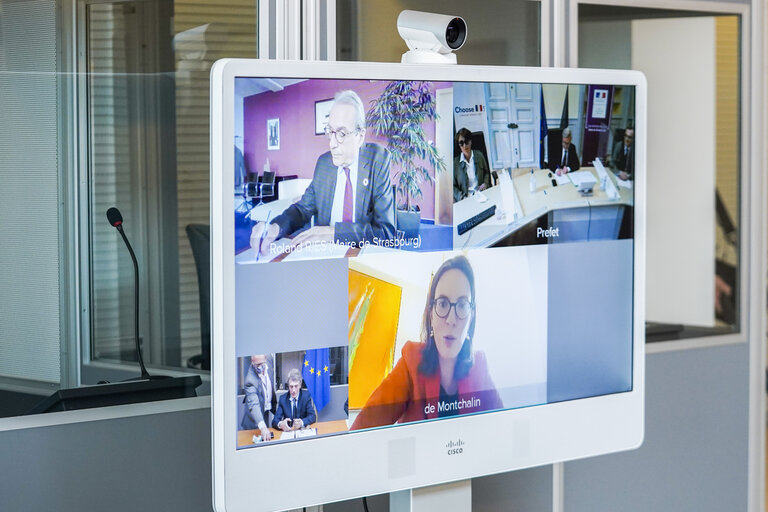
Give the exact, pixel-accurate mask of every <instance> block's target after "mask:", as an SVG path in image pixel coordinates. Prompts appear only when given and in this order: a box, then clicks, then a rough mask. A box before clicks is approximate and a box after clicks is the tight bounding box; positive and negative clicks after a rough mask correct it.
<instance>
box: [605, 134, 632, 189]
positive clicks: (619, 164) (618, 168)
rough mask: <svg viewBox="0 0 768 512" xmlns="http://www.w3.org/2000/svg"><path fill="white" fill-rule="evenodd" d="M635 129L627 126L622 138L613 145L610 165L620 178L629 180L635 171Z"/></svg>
mask: <svg viewBox="0 0 768 512" xmlns="http://www.w3.org/2000/svg"><path fill="white" fill-rule="evenodd" d="M634 142H635V129H634V128H630V127H627V129H625V130H624V139H623V140H620V141H618V142H617V143H616V144H614V145H613V151H612V152H611V165H612V166H613V168H614V170H615V172H616V174H617V175H618V176H619V179H621V180H631V179H632V174H633V173H634V171H635V147H634V145H633V143H634Z"/></svg>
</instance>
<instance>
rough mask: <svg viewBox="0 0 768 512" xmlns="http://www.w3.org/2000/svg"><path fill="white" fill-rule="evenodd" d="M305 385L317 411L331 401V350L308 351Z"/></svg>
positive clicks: (304, 371) (305, 360)
mask: <svg viewBox="0 0 768 512" xmlns="http://www.w3.org/2000/svg"><path fill="white" fill-rule="evenodd" d="M301 373H302V376H303V377H304V383H305V384H306V385H307V389H308V390H309V393H310V394H311V395H312V400H314V402H315V407H317V410H318V411H319V410H321V409H322V408H323V407H325V406H326V405H328V402H330V401H331V359H330V349H327V348H317V349H312V350H307V353H306V354H305V355H304V364H303V368H302V372H301Z"/></svg>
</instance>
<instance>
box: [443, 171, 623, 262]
mask: <svg viewBox="0 0 768 512" xmlns="http://www.w3.org/2000/svg"><path fill="white" fill-rule="evenodd" d="M581 170H583V171H587V172H591V173H592V174H593V176H595V179H596V181H597V184H596V185H595V187H594V190H593V192H592V195H590V196H582V195H581V193H580V192H579V191H578V190H577V189H576V187H575V186H574V185H573V184H571V183H570V182H568V183H564V184H562V185H559V186H557V187H555V186H553V185H552V178H550V177H549V171H548V170H547V169H534V171H533V173H534V176H535V177H536V189H535V190H533V191H531V190H530V185H529V184H530V172H531V169H530V168H527V169H514V170H513V172H512V176H511V178H512V179H511V183H512V186H513V191H509V190H506V191H503V190H502V186H501V185H499V186H496V187H491V188H489V189H487V190H484V191H483V194H484V195H485V196H486V197H487V198H488V200H487V201H486V202H483V203H481V202H479V201H478V200H477V198H476V197H475V196H470V197H467V198H465V199H462V200H461V201H459V202H457V203H455V204H454V205H453V223H454V231H453V246H454V248H456V249H460V248H462V249H463V248H467V247H490V246H492V245H494V244H495V243H497V242H499V241H500V240H502V239H503V238H505V237H507V236H508V235H510V234H511V233H513V232H515V231H516V230H518V229H520V228H521V227H522V226H525V225H527V224H529V223H531V222H532V221H535V220H537V219H539V218H540V217H542V216H543V215H548V214H550V213H552V212H558V211H562V212H565V211H566V210H570V209H578V208H592V207H602V206H605V207H608V209H607V210H606V215H607V216H620V215H621V214H622V213H623V208H624V207H625V206H632V205H633V191H632V190H629V189H626V188H624V187H620V186H618V184H617V180H618V178H616V176H615V175H614V174H613V173H612V172H610V171H608V172H607V176H608V179H609V180H610V183H609V184H608V187H606V188H610V187H614V188H615V189H616V191H617V193H618V195H617V197H616V198H615V199H614V198H611V197H610V196H609V194H608V190H600V179H599V176H598V173H597V171H596V170H595V169H594V168H593V167H582V168H581ZM553 176H554V174H553ZM510 202H512V203H513V204H512V205H511V206H510V205H509V203H510ZM493 205H496V215H495V216H494V217H492V218H490V219H488V220H486V221H485V222H483V223H481V224H479V225H478V226H476V227H474V228H473V229H471V230H469V231H467V232H466V233H464V234H463V235H459V234H458V229H457V226H458V224H460V223H461V222H463V221H465V220H467V219H469V218H470V217H472V216H473V215H476V214H478V213H480V212H481V211H483V210H485V209H486V208H489V207H490V206H493ZM587 211H588V212H589V215H592V211H591V210H587ZM604 216H605V215H604ZM553 218H554V219H555V221H557V219H558V215H557V214H554V215H553Z"/></svg>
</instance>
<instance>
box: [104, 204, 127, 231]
mask: <svg viewBox="0 0 768 512" xmlns="http://www.w3.org/2000/svg"><path fill="white" fill-rule="evenodd" d="M107 220H108V221H109V223H110V224H111V225H112V227H115V228H116V227H117V226H119V225H121V224H122V223H123V216H122V214H121V213H120V210H118V209H117V208H115V207H114V206H113V207H112V208H110V209H109V210H107Z"/></svg>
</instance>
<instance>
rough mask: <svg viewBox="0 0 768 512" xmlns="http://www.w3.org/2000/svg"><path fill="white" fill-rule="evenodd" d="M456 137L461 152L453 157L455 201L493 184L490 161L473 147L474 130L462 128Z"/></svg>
mask: <svg viewBox="0 0 768 512" xmlns="http://www.w3.org/2000/svg"><path fill="white" fill-rule="evenodd" d="M455 139H456V144H457V145H458V146H459V149H460V150H461V153H460V154H459V156H457V157H456V158H454V159H453V202H454V203H456V202H458V201H461V200H462V199H464V198H465V197H467V196H470V195H472V194H474V193H475V191H478V192H482V191H483V190H485V189H487V188H489V187H490V186H491V171H490V169H489V168H488V162H487V161H486V160H485V157H484V156H483V154H482V153H481V152H480V151H477V150H473V149H472V132H470V131H469V130H468V129H466V128H462V129H461V130H459V131H458V132H457V133H456V138H455Z"/></svg>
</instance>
